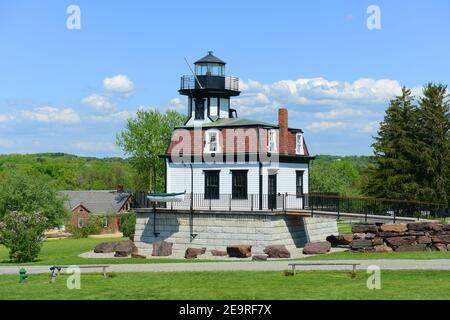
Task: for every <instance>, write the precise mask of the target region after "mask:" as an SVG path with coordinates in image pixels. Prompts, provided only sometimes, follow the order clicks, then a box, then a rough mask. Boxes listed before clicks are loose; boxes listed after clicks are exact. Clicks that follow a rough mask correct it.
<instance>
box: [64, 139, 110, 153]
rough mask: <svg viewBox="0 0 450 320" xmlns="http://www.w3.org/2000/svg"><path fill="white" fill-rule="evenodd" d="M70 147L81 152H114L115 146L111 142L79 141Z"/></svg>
mask: <svg viewBox="0 0 450 320" xmlns="http://www.w3.org/2000/svg"><path fill="white" fill-rule="evenodd" d="M72 147H74V148H77V149H79V150H82V151H97V152H104V151H115V150H117V146H116V144H115V143H113V142H90V141H79V142H76V143H73V144H72Z"/></svg>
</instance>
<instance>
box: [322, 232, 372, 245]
mask: <svg viewBox="0 0 450 320" xmlns="http://www.w3.org/2000/svg"><path fill="white" fill-rule="evenodd" d="M361 235H364V237H365V236H366V234H365V233H361ZM326 240H327V241H328V242H329V243H331V245H332V246H333V247H336V246H346V245H349V244H350V242H352V241H353V235H352V234H340V235H338V236H335V235H331V236H328V237H327V239H326Z"/></svg>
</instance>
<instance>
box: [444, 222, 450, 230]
mask: <svg viewBox="0 0 450 320" xmlns="http://www.w3.org/2000/svg"><path fill="white" fill-rule="evenodd" d="M442 230H444V231H450V224H448V223H447V224H443V225H442Z"/></svg>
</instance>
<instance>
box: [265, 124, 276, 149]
mask: <svg viewBox="0 0 450 320" xmlns="http://www.w3.org/2000/svg"><path fill="white" fill-rule="evenodd" d="M271 133H272V137H273V150H272V149H271V148H270V142H271V141H270V134H271ZM267 151H268V152H270V153H274V152H277V131H276V130H275V129H269V130H268V131H267Z"/></svg>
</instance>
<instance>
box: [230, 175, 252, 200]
mask: <svg viewBox="0 0 450 320" xmlns="http://www.w3.org/2000/svg"><path fill="white" fill-rule="evenodd" d="M247 172H248V170H232V171H231V174H232V197H233V199H247Z"/></svg>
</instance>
